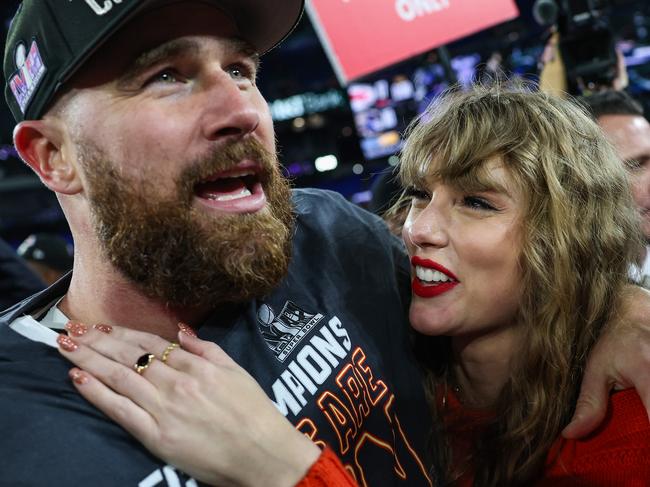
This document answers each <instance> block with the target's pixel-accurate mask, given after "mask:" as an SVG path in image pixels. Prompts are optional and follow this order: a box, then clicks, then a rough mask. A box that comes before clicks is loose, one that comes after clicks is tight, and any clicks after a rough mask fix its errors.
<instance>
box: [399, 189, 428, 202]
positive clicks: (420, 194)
mask: <svg viewBox="0 0 650 487" xmlns="http://www.w3.org/2000/svg"><path fill="white" fill-rule="evenodd" d="M405 194H406V196H407V197H409V198H411V199H414V200H430V199H431V194H429V192H428V191H424V190H421V189H418V188H416V187H414V186H411V187H409V188H407V189H406V191H405Z"/></svg>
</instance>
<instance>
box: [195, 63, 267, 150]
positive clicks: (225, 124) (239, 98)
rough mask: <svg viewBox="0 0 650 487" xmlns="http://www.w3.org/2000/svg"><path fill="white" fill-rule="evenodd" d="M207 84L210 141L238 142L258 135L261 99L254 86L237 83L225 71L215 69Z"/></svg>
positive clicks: (206, 133)
mask: <svg viewBox="0 0 650 487" xmlns="http://www.w3.org/2000/svg"><path fill="white" fill-rule="evenodd" d="M206 84H207V86H206V107H205V109H204V116H203V131H204V136H205V137H206V138H207V139H208V140H211V141H217V140H223V139H237V138H242V137H245V136H246V135H249V134H251V133H253V132H255V130H256V129H257V127H258V126H259V125H260V119H261V114H260V107H259V106H258V105H259V103H257V104H256V103H255V101H256V100H257V99H261V96H260V95H259V93H258V91H257V88H256V87H255V86H254V85H252V84H251V83H247V82H242V81H237V80H234V79H233V78H232V77H231V76H230V74H229V73H227V72H225V71H223V70H218V71H216V70H215V72H214V73H213V74H211V75H210V77H209V79H208V80H207V81H206Z"/></svg>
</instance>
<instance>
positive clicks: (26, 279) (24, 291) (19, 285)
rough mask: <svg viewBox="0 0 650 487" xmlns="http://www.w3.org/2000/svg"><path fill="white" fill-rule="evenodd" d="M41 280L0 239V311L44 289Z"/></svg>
mask: <svg viewBox="0 0 650 487" xmlns="http://www.w3.org/2000/svg"><path fill="white" fill-rule="evenodd" d="M45 287H46V285H45V282H43V280H42V279H41V278H40V277H39V276H38V275H37V274H35V273H34V271H32V270H31V269H30V268H29V267H28V266H27V264H26V263H25V262H24V261H23V260H22V259H21V258H20V257H19V256H18V254H16V251H15V250H14V249H13V248H12V247H11V246H10V245H9V244H7V243H6V242H5V241H4V240H2V239H0V311H1V310H4V309H6V308H8V307H9V306H11V305H13V304H16V303H17V302H18V301H21V300H23V299H25V298H27V297H29V296H31V295H32V294H34V293H37V292H39V291H41V290H43V289H45Z"/></svg>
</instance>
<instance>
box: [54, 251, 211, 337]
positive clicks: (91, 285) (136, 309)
mask: <svg viewBox="0 0 650 487" xmlns="http://www.w3.org/2000/svg"><path fill="white" fill-rule="evenodd" d="M83 262H84V261H83V260H82V259H79V260H75V266H74V270H73V272H72V280H71V282H70V288H69V289H68V293H67V294H66V296H65V297H64V299H63V300H62V301H61V303H60V304H59V308H60V309H61V311H62V312H63V313H65V315H66V316H67V317H68V318H69V319H71V320H76V321H81V322H82V323H86V324H89V325H94V324H107V325H113V326H116V325H117V326H124V327H127V328H132V329H134V330H139V331H145V332H148V333H153V334H156V335H159V336H162V337H163V338H166V339H168V340H170V341H175V340H176V339H177V334H178V323H179V322H181V321H182V322H184V323H187V324H189V325H193V326H196V325H198V324H200V323H201V321H203V320H204V319H205V318H206V317H207V314H208V312H209V309H198V308H177V307H171V306H168V305H167V304H166V303H164V302H161V301H159V300H154V299H151V298H149V297H147V296H145V295H144V294H142V292H141V291H140V290H139V289H138V287H137V286H136V285H135V284H133V283H131V282H130V281H129V280H128V279H126V278H125V277H124V276H122V275H121V274H120V273H119V272H117V271H116V270H115V269H114V268H113V267H112V266H110V265H108V264H104V265H99V266H95V265H94V266H92V267H93V268H92V270H91V269H88V268H87V267H86V266H84V263H83ZM97 267H100V268H99V269H98V268H97Z"/></svg>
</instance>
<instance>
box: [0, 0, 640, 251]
mask: <svg viewBox="0 0 650 487" xmlns="http://www.w3.org/2000/svg"><path fill="white" fill-rule="evenodd" d="M477 1H479V0H477ZM516 3H517V5H518V7H519V10H520V13H521V15H520V17H519V18H517V19H515V20H513V21H510V22H506V23H504V24H501V25H498V26H496V27H494V28H491V29H488V30H485V31H483V32H480V33H478V34H476V35H473V36H471V37H467V38H465V39H462V40H460V41H457V42H454V43H452V44H450V45H448V46H446V49H447V51H448V55H449V59H450V60H451V61H452V65H454V66H455V68H456V70H455V71H454V74H455V75H456V76H460V77H461V78H462V77H463V76H466V75H474V76H479V77H480V75H481V73H482V72H483V71H484V70H485V63H487V62H488V60H489V59H490V58H491V57H494V56H495V55H498V56H500V57H501V58H502V63H501V66H502V68H503V69H504V70H505V71H506V72H508V73H515V74H516V75H518V76H522V77H525V78H530V79H533V80H534V79H536V77H537V76H538V68H537V62H538V58H539V55H540V54H541V51H542V49H543V46H544V42H545V40H546V36H547V30H546V29H545V28H542V27H541V26H539V25H538V24H537V23H536V22H535V20H534V19H533V15H532V5H533V0H517V2H516ZM649 3H650V2H647V1H646V0H638V1H629V0H612V1H610V4H611V5H612V9H611V13H610V15H609V19H610V21H611V25H612V29H613V31H614V33H615V34H616V38H617V39H618V40H619V41H620V42H621V43H620V44H619V45H620V46H621V47H622V49H623V51H624V53H625V55H626V60H627V61H628V71H629V75H630V80H631V84H630V87H629V89H628V90H629V91H630V92H631V93H632V94H633V95H635V96H636V97H637V98H640V99H641V100H642V101H643V102H644V103H645V104H646V106H647V105H648V99H649V97H650V47H645V46H650V33H649V31H650V5H649ZM18 4H19V1H17V0H3V1H2V5H0V22H2V30H1V32H0V34H1V35H2V45H3V46H4V37H5V35H6V30H7V27H8V23H9V19H10V18H11V16H12V15H13V12H14V11H15V9H16V7H17V5H18ZM646 58H647V59H648V60H649V62H645V59H646ZM438 61H439V57H437V56H436V53H424V54H423V55H421V56H417V57H416V58H413V59H409V60H407V61H405V62H403V63H400V64H399V65H396V66H392V67H390V68H389V69H386V70H384V71H382V72H379V73H375V74H373V75H371V76H368V77H367V78H366V79H363V80H361V82H363V83H365V84H366V85H374V84H375V83H377V82H386V83H388V85H387V86H392V84H394V83H398V82H400V81H405V80H406V84H407V85H408V86H412V85H415V86H417V83H418V82H421V80H422V76H423V75H424V76H425V77H426V73H429V74H430V73H436V72H441V68H440V66H437V65H436V63H438ZM436 66H437V68H436ZM434 68H436V69H437V71H436V69H434ZM434 78H435V76H434ZM418 80H419V81H418ZM409 82H411V83H410V85H409ZM427 82H428V83H435V82H434V81H432V80H431V79H429V81H427ZM259 85H260V88H261V91H262V93H263V94H264V96H265V97H266V99H267V100H268V101H269V102H270V103H271V105H272V107H274V108H277V109H278V110H277V111H276V110H274V113H275V114H276V131H277V135H278V140H279V146H280V150H281V161H282V163H283V165H284V167H285V171H286V173H287V174H288V175H289V176H290V177H291V178H292V179H293V182H294V185H295V186H299V187H301V186H317V187H323V188H328V189H333V190H336V191H339V192H341V193H342V194H343V195H344V196H346V197H347V198H349V199H351V200H352V201H355V202H356V203H358V204H361V205H367V203H368V200H369V198H370V189H371V187H372V183H373V181H374V180H375V179H376V177H377V175H378V174H379V173H381V172H382V171H386V170H390V168H391V165H394V164H395V163H396V158H395V156H392V157H391V155H392V152H393V151H394V150H397V149H398V147H399V143H398V144H397V145H396V146H395V147H392V148H391V147H388V148H387V149H386V148H385V147H383V149H382V150H385V151H387V153H386V154H383V155H381V156H379V157H375V156H376V154H369V153H368V150H367V148H368V147H370V146H373V144H375V142H376V141H375V140H366V141H365V142H364V144H365V145H364V147H366V151H365V153H364V151H363V150H362V146H361V144H362V140H361V137H360V135H365V136H366V137H368V134H369V131H368V130H370V132H372V130H374V128H372V127H375V128H376V126H374V125H372V123H373V122H372V121H370V122H368V117H367V116H366V115H367V113H366V114H365V115H364V114H362V115H358V116H357V117H363V118H359V119H358V122H359V123H361V125H363V124H364V123H366V122H367V124H369V125H368V127H371V129H367V127H366V128H364V127H363V126H357V124H355V118H354V114H353V113H352V110H351V108H350V105H349V103H348V96H347V91H346V88H347V87H341V86H340V85H339V83H338V81H337V79H336V77H335V75H334V72H333V71H332V68H331V66H330V63H329V61H328V59H327V57H326V55H325V53H324V51H323V49H322V47H321V45H320V42H319V40H318V38H317V37H316V34H315V33H314V29H313V27H312V25H311V22H310V20H309V18H308V16H307V15H305V16H304V17H303V19H302V21H301V23H300V24H299V26H298V28H297V30H296V31H295V32H294V33H293V34H292V35H291V36H290V38H289V39H288V40H287V41H286V42H284V44H283V45H282V46H281V47H280V48H278V49H275V50H274V51H272V52H270V53H269V54H267V55H266V56H264V58H263V62H262V70H261V74H260V79H259ZM427 86H428V88H429V89H430V90H432V91H431V92H430V93H429V96H431V94H432V93H433V92H434V91H435V90H436V89H437V88H436V87H435V86H433V85H431V84H430V85H427ZM432 86H433V87H432ZM436 86H437V85H436ZM444 86H446V85H445V83H441V85H440V87H444ZM305 93H311V94H313V95H310V96H311V97H312V98H311V100H312V101H313V103H311V105H314V107H315V108H314V107H312V108H314V111H315V112H316V113H300V114H298V115H301V116H291V115H292V110H291V107H294V105H295V104H292V98H291V97H294V96H296V95H303V94H305ZM323 94H325V95H326V96H322V97H320V96H318V95H323ZM427 100H428V98H425V99H424V100H421V99H420V100H415V99H410V100H407V101H402V102H400V103H394V104H393V105H394V106H393V107H392V109H391V110H390V114H391V116H392V117H393V118H392V119H391V120H392V121H393V122H394V127H393V128H392V129H391V134H392V133H399V132H401V131H402V130H403V128H404V127H405V126H406V124H407V123H408V121H409V120H410V119H411V118H412V117H413V116H415V115H416V114H417V113H418V111H420V110H421V109H422V108H423V106H424V105H426V101H427ZM293 101H295V99H293ZM287 107H289V110H288V111H287ZM280 109H282V110H280ZM375 113H380V112H379V111H378V110H375V108H373V110H372V113H371V114H375ZM280 118H287V119H286V120H284V119H283V120H279V119H280ZM362 120H363V122H361V121H362ZM13 126H14V122H13V118H12V116H11V115H10V113H9V110H8V109H7V107H6V105H5V103H4V99H3V100H2V101H1V102H0V237H2V238H4V239H5V240H7V241H9V242H10V243H11V244H13V245H14V246H16V245H17V244H18V243H20V242H21V241H22V240H23V239H24V238H25V237H26V236H27V235H29V234H30V233H34V232H37V231H38V232H54V233H58V234H60V235H63V236H65V237H66V238H69V236H68V230H67V225H66V223H65V220H64V218H63V215H62V213H61V210H60V208H59V206H58V203H57V201H56V198H54V196H53V195H52V194H51V193H50V192H49V191H48V190H46V189H45V188H44V187H43V186H42V185H41V183H40V182H39V181H38V179H37V178H36V177H35V176H34V175H33V174H32V173H31V171H30V170H29V169H28V168H27V167H26V166H25V165H24V164H23V163H22V162H20V161H19V160H18V159H17V158H16V157H15V152H14V151H13V148H12V146H11V134H12V130H13ZM380 129H381V127H380ZM379 132H381V130H379ZM382 140H384V139H382ZM382 143H383V142H382ZM368 144H370V145H368ZM375 145H376V144H375ZM373 147H374V146H373ZM323 155H335V156H336V157H337V159H338V167H337V168H336V169H334V170H331V171H327V172H319V171H318V170H317V169H316V167H315V164H314V163H315V160H316V159H317V158H318V157H320V156H323Z"/></svg>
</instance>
